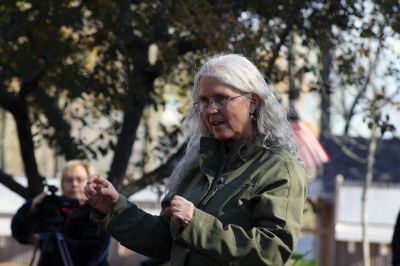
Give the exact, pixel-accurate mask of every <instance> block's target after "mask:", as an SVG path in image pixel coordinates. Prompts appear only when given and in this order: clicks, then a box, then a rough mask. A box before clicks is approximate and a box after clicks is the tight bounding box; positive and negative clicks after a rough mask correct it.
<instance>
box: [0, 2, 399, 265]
mask: <svg viewBox="0 0 400 266" xmlns="http://www.w3.org/2000/svg"><path fill="white" fill-rule="evenodd" d="M399 33H400V3H399V1H397V0H392V1H391V0H386V1H384V0H382V1H378V0H355V1H350V0H342V1H329V0H328V1H319V0H315V1H311V0H310V1H308V0H305V1H295V0H283V1H254V0H248V1H244V0H243V1H240V0H237V1H194V0H193V1H191V0H187V1H183V0H176V1H168V0H167V1H153V0H148V1H139V0H132V1H124V0H121V1H115V2H113V1H103V0H92V1H79V0H70V1H68V0H65V1H48V0H40V1H39V0H35V1H11V0H2V1H1V2H0V202H1V206H0V262H1V263H4V265H27V264H28V263H29V258H30V256H31V253H32V249H30V248H29V247H26V246H21V245H19V244H17V243H16V242H15V240H14V239H12V238H11V236H10V219H11V217H12V215H13V214H14V212H15V211H16V210H17V208H18V207H20V206H21V204H22V203H23V202H24V201H25V200H26V199H29V198H32V197H33V196H34V195H37V194H38V193H39V192H41V191H42V190H43V183H42V180H43V178H45V179H46V180H47V181H48V182H49V183H54V184H57V185H59V178H60V170H61V167H62V166H63V163H64V162H65V161H67V160H70V159H76V158H86V159H89V160H90V161H91V162H93V164H94V165H95V168H96V171H97V172H98V173H99V174H101V175H104V176H106V177H108V179H109V180H110V181H111V182H112V183H113V184H114V185H115V186H116V187H117V188H118V189H119V191H120V192H121V193H123V194H124V195H126V196H128V197H130V198H131V199H132V200H133V201H135V202H136V203H137V204H138V205H139V206H142V207H143V208H145V209H147V210H148V211H149V212H151V213H154V214H157V213H158V211H159V202H160V200H161V198H162V194H163V192H164V185H165V182H166V181H167V177H168V176H169V174H170V172H171V170H172V169H173V167H174V165H175V163H176V161H177V160H178V159H179V158H180V156H181V155H182V152H183V150H184V147H185V143H186V139H187V135H186V134H187V130H186V128H185V127H184V126H183V119H184V117H185V113H186V111H187V110H188V108H189V106H190V104H191V86H192V80H193V74H194V73H195V71H196V69H197V68H198V67H199V66H200V65H201V63H202V62H204V60H205V58H206V57H207V56H211V55H215V54H220V53H227V52H234V53H241V54H243V55H245V56H246V57H248V58H250V59H251V60H252V61H253V62H254V63H255V64H256V65H257V67H258V68H259V69H260V70H261V71H262V72H263V73H264V75H265V78H266V79H267V81H268V82H269V83H270V84H271V86H272V87H273V88H274V91H275V92H276V94H277V95H278V96H279V97H280V99H281V102H282V104H283V105H284V106H285V108H286V109H287V110H288V117H289V119H290V120H291V122H292V125H293V129H294V131H295V135H296V141H297V144H298V147H299V150H300V152H301V155H302V158H303V160H304V161H305V164H306V166H307V167H308V171H309V174H310V189H309V197H308V208H307V212H306V219H305V222H304V228H303V237H302V239H301V240H300V242H299V244H298V247H297V251H298V254H300V255H299V258H298V261H307V262H308V263H312V264H310V265H328V266H330V265H332V266H333V265H389V264H390V260H391V250H390V241H391V238H392V234H393V227H394V224H395V221H396V216H397V213H398V211H399V209H400V186H399V184H400V170H399V168H398V165H400V155H399V154H400V141H399V132H400V131H399V130H400V80H399V79H400V73H399V70H400V35H399ZM399 241H400V240H399ZM143 259H144V258H143V257H142V256H140V255H139V254H135V253H134V252H132V251H129V250H126V249H124V248H123V247H122V246H120V245H119V244H118V243H113V247H112V252H111V253H110V262H111V264H112V265H125V264H126V265H139V263H140V261H141V260H143ZM293 263H294V264H295V263H296V261H294V262H293Z"/></svg>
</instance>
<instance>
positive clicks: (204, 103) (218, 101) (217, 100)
mask: <svg viewBox="0 0 400 266" xmlns="http://www.w3.org/2000/svg"><path fill="white" fill-rule="evenodd" d="M247 94H250V92H248V93H244V94H240V95H238V96H235V97H226V96H223V95H216V96H214V97H212V98H211V100H209V99H208V98H201V99H200V100H199V101H198V102H195V103H193V105H194V107H195V108H197V109H198V111H199V112H201V113H203V112H204V111H206V110H207V108H208V107H209V106H211V104H214V106H215V107H216V108H217V109H218V110H223V109H224V108H226V105H227V103H228V102H229V101H232V100H234V99H236V98H239V97H242V96H245V95H247Z"/></svg>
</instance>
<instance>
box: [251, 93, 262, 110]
mask: <svg viewBox="0 0 400 266" xmlns="http://www.w3.org/2000/svg"><path fill="white" fill-rule="evenodd" d="M260 102H261V100H260V96H258V95H257V94H255V93H252V94H251V99H250V112H251V113H254V111H255V110H256V109H257V108H258V107H259V106H260Z"/></svg>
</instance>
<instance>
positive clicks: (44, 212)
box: [39, 181, 79, 228]
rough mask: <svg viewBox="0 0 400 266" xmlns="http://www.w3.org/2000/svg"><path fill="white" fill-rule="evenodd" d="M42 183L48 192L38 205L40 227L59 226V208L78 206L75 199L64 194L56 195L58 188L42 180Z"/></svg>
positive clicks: (60, 217) (60, 218)
mask: <svg viewBox="0 0 400 266" xmlns="http://www.w3.org/2000/svg"><path fill="white" fill-rule="evenodd" d="M43 185H44V186H45V188H47V191H48V192H49V193H50V194H49V195H47V196H46V197H45V198H44V199H43V200H42V202H41V203H40V205H39V214H40V215H41V217H43V219H42V227H44V228H46V227H50V226H52V227H55V228H59V227H60V226H61V224H62V222H63V217H62V214H61V210H62V209H64V208H66V209H73V208H76V207H78V206H79V201H78V200H77V199H72V198H67V197H64V196H58V195H56V192H57V191H58V188H57V187H56V186H54V185H50V184H48V183H46V182H45V181H43Z"/></svg>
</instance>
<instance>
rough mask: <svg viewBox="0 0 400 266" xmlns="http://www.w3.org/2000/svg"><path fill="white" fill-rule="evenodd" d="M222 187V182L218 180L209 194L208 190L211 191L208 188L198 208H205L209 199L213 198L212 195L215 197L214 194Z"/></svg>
mask: <svg viewBox="0 0 400 266" xmlns="http://www.w3.org/2000/svg"><path fill="white" fill-rule="evenodd" d="M222 187H223V183H222V180H221V179H219V180H218V181H217V184H216V185H215V186H214V188H213V189H212V191H211V193H209V192H210V190H211V187H210V189H209V190H208V191H207V193H206V194H205V195H204V196H203V198H202V199H201V201H200V207H201V208H202V207H205V206H206V205H207V203H208V202H209V201H210V199H211V198H212V197H214V195H215V194H216V193H217V192H218V190H220V189H221V188H222Z"/></svg>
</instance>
